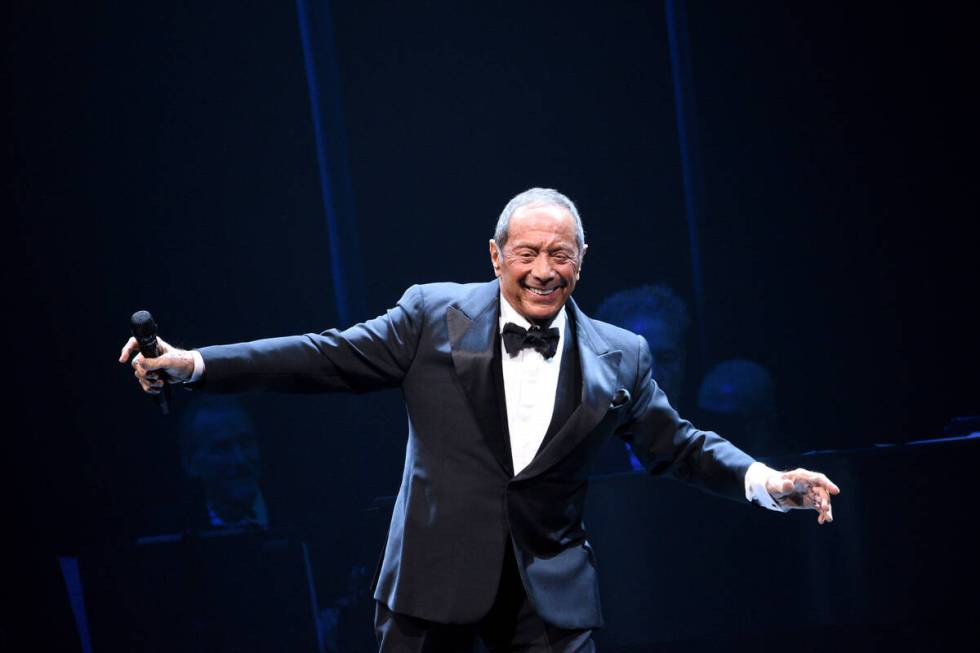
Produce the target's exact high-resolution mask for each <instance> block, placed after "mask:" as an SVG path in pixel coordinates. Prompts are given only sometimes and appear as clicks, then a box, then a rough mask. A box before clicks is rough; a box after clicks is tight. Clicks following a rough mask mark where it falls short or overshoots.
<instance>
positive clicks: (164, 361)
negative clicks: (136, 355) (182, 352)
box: [140, 354, 170, 372]
mask: <svg viewBox="0 0 980 653" xmlns="http://www.w3.org/2000/svg"><path fill="white" fill-rule="evenodd" d="M169 364H170V357H169V356H167V355H166V354H164V355H162V356H157V357H156V358H144V359H143V361H142V362H141V363H140V367H142V368H143V369H144V370H146V371H147V372H152V371H153V370H158V369H160V368H162V367H167V366H168V365H169Z"/></svg>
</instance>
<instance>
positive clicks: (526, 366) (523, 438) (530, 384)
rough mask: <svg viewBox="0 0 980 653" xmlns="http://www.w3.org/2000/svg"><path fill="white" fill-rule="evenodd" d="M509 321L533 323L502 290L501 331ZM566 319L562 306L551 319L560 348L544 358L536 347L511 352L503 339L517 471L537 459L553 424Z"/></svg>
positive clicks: (509, 421)
mask: <svg viewBox="0 0 980 653" xmlns="http://www.w3.org/2000/svg"><path fill="white" fill-rule="evenodd" d="M508 322H513V323H514V324H516V325H517V326H519V327H522V328H524V329H527V328H530V327H531V323H530V322H529V321H528V320H527V319H526V318H525V317H524V316H523V315H521V314H520V313H518V312H517V311H516V310H514V307H513V306H511V305H510V302H508V301H507V300H506V299H505V298H504V295H503V293H501V295H500V325H499V328H498V334H499V333H500V332H502V331H503V329H504V325H505V324H507V323H508ZM567 322H568V320H567V316H566V315H565V308H564V307H562V309H561V310H560V311H558V315H556V316H555V319H554V320H552V321H551V326H552V327H554V328H556V329H558V349H557V350H556V351H555V355H554V356H552V357H551V358H545V357H544V356H542V355H541V354H540V353H538V352H537V351H535V350H533V349H522V350H521V351H519V352H518V353H517V354H516V355H514V356H511V355H510V354H508V353H507V350H506V349H504V346H503V343H501V346H500V355H501V366H502V367H503V371H504V397H505V400H506V402H507V428H508V429H509V430H510V452H511V457H512V459H513V462H514V474H515V475H516V474H520V473H521V470H522V469H524V468H525V467H527V466H528V463H530V462H531V460H533V459H534V455H535V454H536V453H537V452H538V448H539V447H541V442H542V440H544V436H545V434H546V433H547V432H548V426H549V425H550V424H551V415H552V413H553V412H554V410H555V394H556V393H557V391H558V372H559V371H560V370H561V357H562V349H563V347H564V344H565V337H566V335H567V334H566V324H567Z"/></svg>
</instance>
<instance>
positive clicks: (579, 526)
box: [120, 188, 838, 651]
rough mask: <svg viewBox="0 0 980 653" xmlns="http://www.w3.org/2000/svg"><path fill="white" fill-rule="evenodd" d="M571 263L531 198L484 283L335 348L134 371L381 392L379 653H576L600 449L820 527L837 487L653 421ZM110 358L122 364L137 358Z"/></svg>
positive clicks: (629, 359) (325, 339)
mask: <svg viewBox="0 0 980 653" xmlns="http://www.w3.org/2000/svg"><path fill="white" fill-rule="evenodd" d="M585 253H586V245H585V240H584V232H583V229H582V222H581V219H580V218H579V215H578V211H577V209H576V208H575V205H574V204H573V203H572V201H571V200H570V199H568V198H567V197H565V196H564V195H562V194H561V193H558V192H557V191H554V190H549V189H540V188H534V189H531V190H528V191H525V192H523V193H521V194H519V195H517V196H516V197H515V198H514V199H512V200H511V201H510V202H509V203H508V204H507V206H506V207H505V208H504V210H503V212H502V213H501V215H500V219H499V220H498V222H497V228H496V231H495V233H494V237H493V239H492V240H491V241H490V262H491V264H492V266H493V270H494V273H495V275H496V277H497V279H496V280H494V281H490V282H488V283H476V284H464V285H459V284H450V283H437V284H428V285H423V286H413V287H412V288H409V289H408V290H407V291H406V292H405V294H404V295H403V296H402V298H401V299H400V300H399V301H398V303H397V304H396V305H395V307H394V308H392V309H390V310H389V311H388V312H387V313H386V314H385V315H382V316H380V317H377V318H375V319H373V320H369V321H367V322H364V323H362V324H358V325H356V326H353V327H351V328H349V329H347V330H345V331H338V330H329V331H324V332H323V333H320V334H307V335H303V336H293V337H287V338H273V339H268V340H258V341H255V342H250V343H242V344H236V345H224V346H216V347H205V348H202V349H200V350H196V351H182V350H179V349H175V348H173V347H170V346H169V345H167V344H166V343H162V344H161V348H162V350H163V353H162V354H161V355H160V356H159V357H158V358H155V359H144V358H143V357H142V356H139V355H137V356H135V358H133V360H132V365H133V367H134V368H135V374H136V376H137V378H138V380H139V383H140V385H141V386H142V387H143V389H144V390H145V391H146V392H150V393H156V392H159V391H160V389H161V387H162V384H163V382H164V381H163V375H166V378H167V380H169V381H170V382H187V383H191V384H193V385H194V386H195V387H197V388H200V389H201V390H202V391H213V392H235V391H240V390H245V389H249V388H261V389H269V390H280V391H291V392H309V391H324V392H365V391H370V390H377V389H381V388H393V387H399V388H401V390H402V393H403V395H404V397H405V403H406V405H407V408H408V414H409V429H408V447H407V449H406V457H405V469H404V474H403V476H402V484H401V489H400V490H399V493H398V499H397V501H396V503H395V508H394V513H393V515H392V519H391V526H390V529H389V533H388V541H387V544H386V547H385V551H384V557H383V561H382V564H381V567H380V570H379V572H378V576H377V578H376V579H375V583H374V598H375V599H376V600H377V617H376V630H377V633H378V639H379V643H380V647H381V650H382V651H423V650H426V651H429V650H432V651H467V650H471V649H472V648H473V646H474V644H475V642H476V640H477V639H478V638H479V639H482V640H483V641H484V643H485V644H486V646H487V647H488V648H489V649H490V650H491V651H509V650H522V651H524V650H530V651H591V650H594V645H593V643H592V637H591V631H592V629H594V628H596V627H598V626H600V625H601V623H602V617H601V615H600V611H599V596H598V584H597V579H596V571H595V559H594V556H593V553H592V549H591V546H590V545H589V541H588V534H587V532H586V530H585V526H584V524H583V521H582V520H583V514H582V512H583V506H584V505H585V492H586V488H587V477H588V472H589V469H590V467H591V464H592V461H593V459H594V458H595V456H596V454H597V452H598V451H599V449H600V448H601V446H602V443H603V442H604V441H605V440H606V439H607V438H608V437H609V436H611V435H616V436H619V437H621V438H623V439H624V440H626V441H627V442H629V443H630V444H631V446H632V449H633V451H634V453H635V454H636V456H637V457H638V458H639V460H640V461H641V462H642V463H643V465H644V466H645V467H646V469H647V470H649V472H650V473H652V474H670V475H672V476H674V477H677V478H679V479H683V480H685V481H688V482H690V483H694V484H696V485H699V486H701V487H702V488H705V489H707V490H709V491H713V492H716V493H719V494H723V495H727V496H730V497H732V498H738V499H741V500H743V501H744V500H750V501H753V502H756V503H759V504H761V505H764V506H766V507H769V508H772V509H775V510H787V509H789V508H813V509H816V510H817V511H818V513H819V516H818V521H819V522H820V523H824V522H826V521H830V519H831V518H832V517H831V509H830V495H832V494H836V493H837V492H838V489H837V487H836V486H835V485H834V484H833V483H831V482H830V481H829V480H828V479H827V478H826V477H825V476H823V475H822V474H818V473H814V472H808V471H806V470H795V471H792V472H776V471H774V470H771V469H769V468H768V467H765V466H764V465H762V464H761V463H758V462H755V461H754V460H753V459H752V458H751V457H749V456H748V455H747V454H745V453H743V452H742V451H741V450H739V449H738V448H736V447H735V446H733V445H731V444H729V443H728V442H726V441H725V440H724V439H722V438H721V437H719V436H718V435H716V434H714V433H710V432H704V431H699V430H697V429H695V428H694V427H693V426H691V424H690V423H688V422H686V421H684V420H682V419H681V418H680V417H679V416H678V415H677V413H676V412H675V411H674V410H673V409H672V408H671V407H670V405H669V404H668V402H667V399H666V397H665V395H664V393H663V392H662V391H661V390H660V389H659V388H658V387H657V385H656V383H655V382H654V380H653V378H652V376H651V356H650V350H649V347H648V346H647V343H646V341H645V340H644V339H643V338H642V337H640V336H637V335H635V334H633V333H631V332H629V331H625V330H623V329H620V328H617V327H613V326H610V325H608V324H605V323H602V322H598V321H595V320H592V319H590V318H589V317H587V316H586V315H585V314H584V313H582V311H581V310H579V308H578V306H576V304H575V302H574V301H572V300H571V295H572V291H573V290H574V289H575V284H576V283H577V282H578V280H579V277H580V275H581V270H582V261H583V258H584V256H585ZM136 350H137V345H136V342H135V341H133V340H130V341H129V342H128V343H127V344H126V345H125V346H124V348H123V350H122V353H121V355H120V361H121V362H125V361H128V360H129V359H130V357H131V356H133V354H135V353H136Z"/></svg>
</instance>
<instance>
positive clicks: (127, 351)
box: [119, 338, 139, 363]
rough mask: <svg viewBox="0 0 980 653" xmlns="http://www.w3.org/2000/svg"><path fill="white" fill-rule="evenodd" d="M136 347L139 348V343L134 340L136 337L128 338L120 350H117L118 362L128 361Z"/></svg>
mask: <svg viewBox="0 0 980 653" xmlns="http://www.w3.org/2000/svg"><path fill="white" fill-rule="evenodd" d="M137 349H139V343H138V342H136V338H130V339H129V340H127V341H126V344H125V345H123V348H122V351H120V352H119V362H120V363H125V362H126V361H128V360H129V357H130V356H132V355H133V352H135V351H136V350H137Z"/></svg>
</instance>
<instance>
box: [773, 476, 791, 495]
mask: <svg viewBox="0 0 980 653" xmlns="http://www.w3.org/2000/svg"><path fill="white" fill-rule="evenodd" d="M766 485H768V486H769V487H768V488H767V489H768V490H769V492H770V493H771V494H780V495H782V494H789V493H790V492H792V491H793V481H792V480H791V479H788V478H785V477H783V476H782V475H779V476H772V477H771V478H770V479H769V482H768V483H767V484H766Z"/></svg>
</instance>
